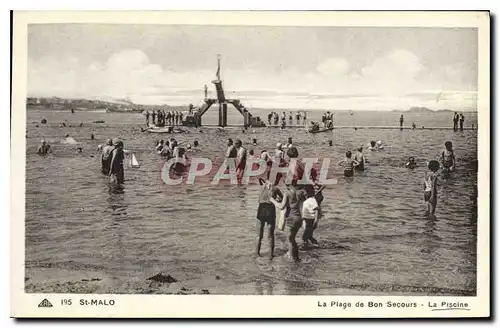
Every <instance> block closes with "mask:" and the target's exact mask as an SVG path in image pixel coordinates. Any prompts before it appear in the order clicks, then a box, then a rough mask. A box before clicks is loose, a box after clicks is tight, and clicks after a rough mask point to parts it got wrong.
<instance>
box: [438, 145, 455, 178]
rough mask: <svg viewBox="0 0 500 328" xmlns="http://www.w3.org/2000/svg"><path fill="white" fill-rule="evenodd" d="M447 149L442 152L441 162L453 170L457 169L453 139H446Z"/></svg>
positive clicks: (444, 166)
mask: <svg viewBox="0 0 500 328" xmlns="http://www.w3.org/2000/svg"><path fill="white" fill-rule="evenodd" d="M444 147H445V150H443V152H442V153H441V163H442V164H443V168H444V169H445V170H446V171H448V172H451V171H453V170H455V153H453V144H452V143H451V141H446V142H445V143H444Z"/></svg>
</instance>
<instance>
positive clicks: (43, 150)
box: [36, 139, 52, 156]
mask: <svg viewBox="0 0 500 328" xmlns="http://www.w3.org/2000/svg"><path fill="white" fill-rule="evenodd" d="M51 152H52V150H51V149H50V145H49V144H48V143H47V142H46V141H45V139H42V140H41V145H40V147H38V150H37V151H36V153H37V154H38V155H41V156H45V155H47V154H48V153H51Z"/></svg>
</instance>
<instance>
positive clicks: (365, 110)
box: [26, 105, 478, 114]
mask: <svg viewBox="0 0 500 328" xmlns="http://www.w3.org/2000/svg"><path fill="white" fill-rule="evenodd" d="M158 107H162V106H160V105H158ZM167 108H168V110H180V109H181V108H182V106H178V107H171V106H168V107H167ZM248 109H249V110H252V109H256V110H263V111H285V112H289V111H293V112H296V111H307V112H326V111H330V112H351V111H352V112H355V113H356V112H384V113H402V114H404V113H412V114H420V113H422V114H425V113H455V112H457V113H459V114H460V113H468V114H469V113H472V114H477V113H478V111H461V110H451V109H438V110H432V109H429V110H422V111H421V110H413V111H412V110H411V109H408V110H400V109H394V110H378V109H356V110H350V109H328V108H325V109H296V108H288V109H283V108H265V107H248ZM26 110H40V111H57V112H70V111H71V109H67V108H50V107H45V106H26ZM152 110H153V109H144V110H138V109H113V110H108V109H106V108H98V109H75V112H89V113H92V112H94V113H95V112H106V113H129V114H140V113H142V112H143V111H152ZM185 110H186V111H187V110H188V107H187V106H185Z"/></svg>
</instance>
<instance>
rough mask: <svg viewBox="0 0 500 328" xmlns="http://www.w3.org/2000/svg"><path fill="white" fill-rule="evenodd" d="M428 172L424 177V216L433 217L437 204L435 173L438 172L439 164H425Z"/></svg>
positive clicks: (436, 176) (433, 161)
mask: <svg viewBox="0 0 500 328" xmlns="http://www.w3.org/2000/svg"><path fill="white" fill-rule="evenodd" d="M427 168H428V169H429V171H427V172H426V173H425V177H424V201H425V203H426V204H427V210H426V212H425V215H426V216H428V215H429V214H430V215H434V213H435V212H436V204H437V178H438V174H437V171H438V170H439V162H438V161H435V160H432V161H429V164H427Z"/></svg>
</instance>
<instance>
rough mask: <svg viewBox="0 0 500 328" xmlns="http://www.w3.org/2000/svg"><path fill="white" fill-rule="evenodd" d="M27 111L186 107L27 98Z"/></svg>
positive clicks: (126, 110) (124, 101) (123, 100)
mask: <svg viewBox="0 0 500 328" xmlns="http://www.w3.org/2000/svg"><path fill="white" fill-rule="evenodd" d="M26 107H27V109H40V110H43V109H46V110H54V109H55V110H68V111H70V110H75V111H106V112H131V113H133V112H139V113H140V112H143V111H145V110H153V109H158V108H163V109H169V110H185V109H187V108H188V107H187V106H185V108H184V107H179V106H177V107H175V106H168V105H141V104H134V103H133V102H131V101H129V100H126V99H112V100H90V99H66V98H59V97H48V98H47V97H28V98H27V100H26Z"/></svg>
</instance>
